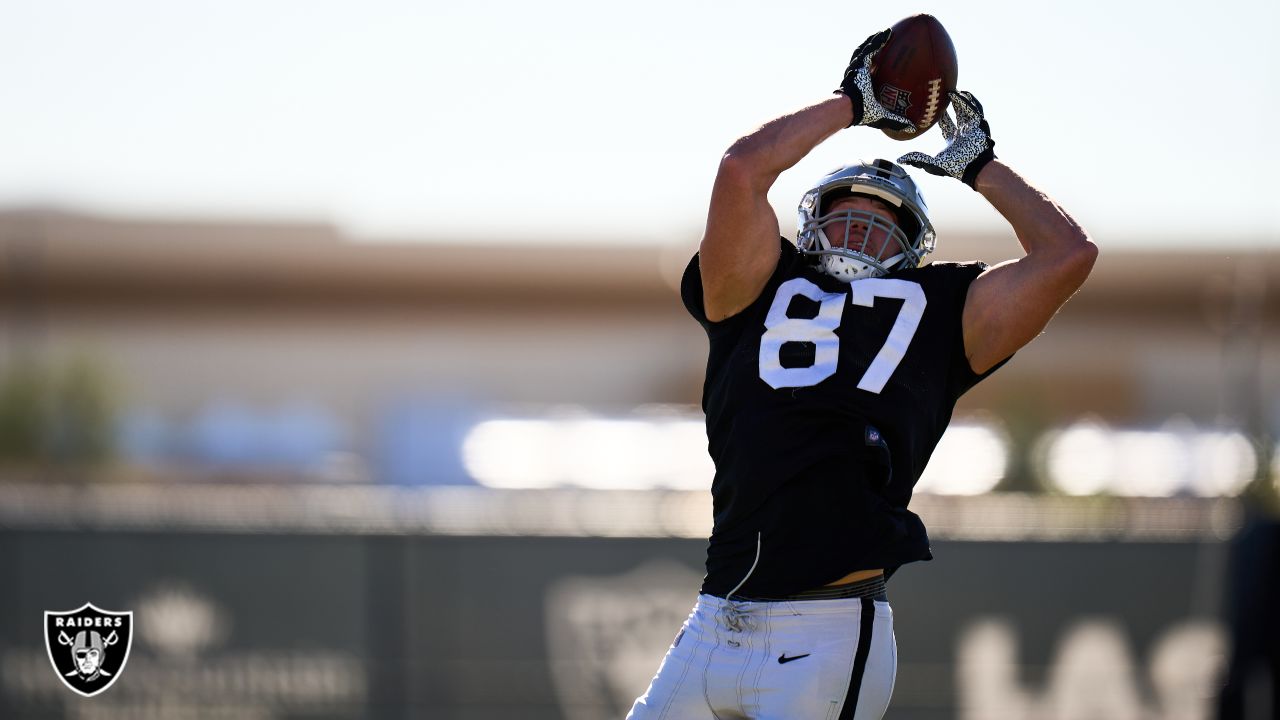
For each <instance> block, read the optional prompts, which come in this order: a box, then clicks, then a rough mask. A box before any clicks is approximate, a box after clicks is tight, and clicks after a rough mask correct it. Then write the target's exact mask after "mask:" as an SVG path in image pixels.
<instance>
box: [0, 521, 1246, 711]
mask: <svg viewBox="0 0 1280 720" xmlns="http://www.w3.org/2000/svg"><path fill="white" fill-rule="evenodd" d="M703 548H704V541H702V540H690V539H674V538H598V537H572V538H571V537H515V536H509V537H464V536H431V535H425V536H424V535H413V534H402V535H394V534H372V535H343V534H236V533H228V532H221V533H198V532H182V531H177V530H165V531H110V530H95V531H84V530H58V531H49V530H36V529H15V530H6V531H4V532H2V533H0V582H2V583H3V592H0V717H3V718H22V719H24V720H25V719H27V718H31V719H33V720H35V719H41V720H43V719H44V718H49V719H53V718H77V719H95V720H96V719H102V720H106V719H114V718H120V719H123V718H129V719H130V720H147V719H149V718H164V719H165V720H182V719H184V718H191V719H198V720H204V719H207V718H219V719H221V718H238V719H241V720H243V719H245V718H249V719H262V720H268V719H275V718H279V719H291V718H314V719H317V720H319V719H323V718H364V717H367V718H388V719H392V718H394V719H396V720H399V719H401V718H448V719H453V720H481V719H490V718H492V719H495V720H496V719H497V718H530V719H532V720H542V719H546V720H553V719H557V720H558V719H560V718H564V719H565V720H595V719H598V718H606V717H616V718H621V717H622V716H623V715H625V712H626V709H627V708H628V707H629V705H630V701H631V699H633V698H634V696H635V695H636V694H637V693H638V692H640V691H642V690H643V688H644V687H645V686H646V684H647V682H648V679H649V677H650V676H651V675H652V673H653V671H654V670H655V669H656V668H657V665H658V662H659V660H660V659H661V657H662V653H663V652H664V651H665V648H666V646H667V644H668V643H669V642H670V640H671V638H672V636H673V635H674V634H675V632H676V630H677V628H678V627H679V624H680V623H681V622H682V621H683V618H684V616H685V615H686V614H687V613H688V611H689V609H690V607H691V606H692V604H693V602H694V599H695V596H696V590H697V585H698V582H699V579H700V575H701V571H700V562H701V554H702V551H703ZM935 555H936V556H937V560H935V561H934V562H930V563H922V564H918V565H913V566H908V567H906V568H904V569H903V570H902V571H901V572H900V573H899V574H898V575H897V576H895V577H894V579H893V580H892V582H891V583H890V600H891V602H892V604H893V606H894V611H895V621H896V626H897V632H896V634H897V639H898V645H899V662H900V666H899V677H898V685H897V689H896V691H895V698H894V703H893V705H892V707H891V710H890V713H889V717H890V718H895V719H898V720H941V719H942V718H959V719H962V720H977V719H978V718H983V719H984V720H992V719H998V718H1036V717H1080V718H1085V717H1088V718H1096V719H1097V720H1106V719H1107V718H1116V719H1117V720H1120V719H1124V718H1133V717H1144V718H1145V717H1150V718H1158V717H1167V718H1187V719H1188V720H1190V719H1191V718H1206V717H1209V714H1208V713H1209V710H1208V707H1209V704H1210V703H1211V701H1212V694H1213V693H1212V683H1213V682H1215V681H1216V679H1217V677H1218V674H1219V673H1220V671H1221V667H1222V656H1223V653H1224V652H1225V647H1224V643H1225V635H1224V633H1223V630H1222V627H1221V624H1220V622H1219V621H1218V620H1217V615H1218V610H1219V607H1220V604H1221V598H1220V591H1219V588H1220V585H1221V577H1222V572H1223V567H1222V563H1223V559H1224V556H1225V546H1224V545H1223V544H1221V543H1220V542H1218V541H1200V540H1196V539H1195V538H1188V539H1186V540H1184V541H1168V542H1136V543H1135V542H1128V543H1120V542H1065V541H1064V542H958V541H943V542H937V543H935ZM85 602H92V603H94V604H95V605H97V606H99V607H102V608H105V609H108V610H131V611H133V612H134V622H135V639H134V641H133V646H132V651H131V655H130V659H129V663H128V665H127V666H126V668H125V670H124V671H123V673H122V675H121V677H120V680H119V681H118V682H117V683H116V684H115V685H114V686H113V687H111V688H110V689H109V690H107V691H106V692H105V693H103V694H102V695H100V696H97V697H94V698H88V699H85V698H81V697H79V696H77V695H74V694H73V693H71V692H70V691H69V690H67V689H66V688H65V687H63V686H62V684H61V682H60V681H59V679H58V678H57V677H56V675H55V674H54V672H53V669H52V666H51V664H50V662H49V659H48V657H47V654H46V650H45V647H44V638H43V630H42V628H43V613H44V611H46V610H69V609H73V608H77V607H79V606H80V605H82V604H83V603H85ZM64 651H65V649H64Z"/></svg>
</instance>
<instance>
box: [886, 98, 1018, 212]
mask: <svg viewBox="0 0 1280 720" xmlns="http://www.w3.org/2000/svg"><path fill="white" fill-rule="evenodd" d="M948 97H950V98H951V104H952V105H953V106H955V109H956V120H955V122H952V120H951V116H950V115H948V114H947V113H943V114H942V118H941V119H940V120H939V121H938V125H940V126H941V127H942V136H943V137H944V138H946V139H947V147H946V148H944V149H943V151H942V152H940V153H938V154H937V155H925V154H924V153H921V152H910V153H907V154H906V155H903V156H902V157H900V158H898V162H899V163H901V164H903V165H914V166H916V167H918V168H922V169H924V170H925V171H926V172H930V173H933V174H934V175H949V176H951V177H953V178H955V179H957V180H960V181H961V182H963V183H964V184H966V185H968V186H969V187H971V188H973V189H974V190H977V189H978V188H977V187H976V186H975V185H974V182H976V181H977V178H978V173H979V172H981V171H982V168H984V167H986V166H987V163H989V162H991V161H992V160H994V159H995V157H996V152H995V147H996V141H995V140H992V139H991V126H990V125H988V124H987V119H986V118H985V117H983V115H982V103H980V102H978V98H976V97H974V96H973V93H971V92H956V91H954V90H952V91H951V92H950V93H948Z"/></svg>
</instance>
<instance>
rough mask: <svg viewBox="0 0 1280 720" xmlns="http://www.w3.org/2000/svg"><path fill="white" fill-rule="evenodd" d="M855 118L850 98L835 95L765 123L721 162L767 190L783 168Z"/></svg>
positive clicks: (734, 147)
mask: <svg viewBox="0 0 1280 720" xmlns="http://www.w3.org/2000/svg"><path fill="white" fill-rule="evenodd" d="M852 120H853V108H852V106H851V105H850V104H849V98H847V97H845V96H844V95H834V96H832V98H831V99H830V100H824V101H823V102H820V103H818V104H816V105H811V106H809V107H807V108H805V109H803V110H800V111H798V112H795V113H792V114H790V115H784V116H782V117H780V118H777V119H776V120H771V121H769V122H767V123H765V124H764V125H763V126H762V127H761V128H760V129H759V130H756V131H755V132H753V133H751V134H750V135H747V136H746V137H743V138H741V139H740V140H738V141H737V142H735V143H734V144H733V145H731V146H730V147H729V149H728V150H727V151H725V156H724V161H722V165H725V164H729V165H733V166H734V167H735V168H737V169H738V170H739V171H740V172H742V173H745V174H748V175H750V176H751V177H752V178H753V179H755V180H756V181H757V182H758V183H759V184H760V185H762V186H763V188H764V189H765V190H767V189H768V188H769V186H771V185H772V184H773V181H774V180H776V179H777V178H778V176H779V175H781V174H782V172H783V171H784V170H786V169H788V168H790V167H791V166H793V165H795V164H796V163H798V162H800V160H801V159H803V158H804V156H805V155H808V154H809V152H810V151H811V150H813V149H814V148H815V147H817V146H818V145H819V144H820V143H821V142H822V141H823V140H826V139H827V138H829V137H831V136H832V135H834V134H835V133H837V132H838V131H840V130H841V129H843V128H845V127H848V125H849V123H850V122H851V121H852Z"/></svg>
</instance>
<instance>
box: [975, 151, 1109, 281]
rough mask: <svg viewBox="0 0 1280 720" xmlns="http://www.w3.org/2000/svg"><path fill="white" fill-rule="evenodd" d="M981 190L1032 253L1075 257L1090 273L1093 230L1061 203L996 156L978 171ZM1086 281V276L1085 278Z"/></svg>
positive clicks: (978, 185) (1095, 253)
mask: <svg viewBox="0 0 1280 720" xmlns="http://www.w3.org/2000/svg"><path fill="white" fill-rule="evenodd" d="M976 186H977V190H978V192H980V193H982V196H983V197H984V198H986V199H987V202H989V203H991V206H992V207H994V208H995V209H996V210H997V211H998V212H999V213H1000V214H1001V215H1003V216H1004V219H1005V220H1007V221H1009V224H1010V225H1011V226H1013V231H1014V233H1016V234H1017V236H1018V242H1020V243H1022V247H1023V249H1025V250H1026V251H1027V254H1028V255H1032V254H1043V255H1053V256H1061V257H1062V258H1070V259H1075V260H1078V261H1079V262H1080V264H1081V265H1085V266H1087V267H1083V268H1081V269H1082V270H1083V271H1084V274H1085V275H1087V274H1088V271H1089V268H1091V267H1092V266H1093V258H1094V256H1096V255H1097V252H1098V248H1097V246H1095V245H1094V244H1093V242H1092V241H1091V240H1090V239H1089V234H1088V233H1086V232H1085V230H1084V228H1082V227H1080V224H1079V223H1077V222H1076V221H1075V219H1074V218H1072V217H1071V216H1070V215H1069V214H1067V211H1066V210H1064V209H1063V208H1062V206H1061V205H1059V204H1058V203H1056V202H1054V200H1053V199H1052V198H1050V197H1049V196H1048V195H1046V194H1044V193H1043V192H1041V191H1040V190H1038V189H1036V188H1035V187H1033V186H1032V185H1031V184H1030V183H1028V182H1027V181H1026V180H1024V179H1023V178H1022V176H1020V175H1018V174H1017V173H1016V172H1014V171H1013V169H1012V168H1010V167H1009V166H1008V165H1005V164H1004V163H1002V162H1000V161H999V160H992V161H991V162H990V163H987V166H986V167H984V168H983V169H982V172H980V173H979V174H978V177H977V180H976ZM1081 281H1083V277H1082V278H1081Z"/></svg>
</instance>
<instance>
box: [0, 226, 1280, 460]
mask: <svg viewBox="0 0 1280 720" xmlns="http://www.w3.org/2000/svg"><path fill="white" fill-rule="evenodd" d="M696 241H697V239H696V238H694V237H690V238H688V242H687V243H683V244H681V245H678V246H663V247H659V246H650V247H643V246H635V245H622V246H607V245H600V246H590V247H584V246H578V245H551V244H542V245H518V246H499V245H488V244H460V243H449V242H421V243H415V242H400V243H388V242H383V243H373V242H361V241H358V240H356V239H352V238H347V237H343V236H342V235H341V234H339V233H338V232H336V231H335V230H334V229H333V228H332V227H329V226H325V225H319V224H294V225H284V224H270V225H268V224H252V223H236V222H207V223H205V222H151V221H147V222H144V221H134V220H127V219H108V218H102V217H91V216H85V215H77V214H67V213H60V212H46V211H23V212H17V211H13V212H7V213H3V214H0V297H2V298H3V300H2V301H0V318H2V321H3V325H2V326H0V327H2V328H3V335H0V363H3V364H4V365H3V366H5V367H8V366H12V365H13V364H14V363H16V362H18V361H19V360H20V359H22V358H29V359H34V360H35V362H37V363H45V364H53V363H58V362H65V361H67V359H68V358H74V357H79V356H88V357H91V358H93V360H94V362H95V363H98V364H99V365H100V366H101V368H103V371H104V372H105V374H106V376H107V377H110V378H112V379H113V383H114V385H113V392H114V393H115V394H114V397H115V398H117V400H118V403H119V408H118V409H119V411H120V414H121V418H122V423H123V425H122V427H123V430H122V431H121V442H122V443H123V445H124V448H125V451H126V453H127V454H129V455H131V456H134V457H142V458H146V457H147V456H148V453H151V454H155V455H157V456H164V455H166V454H168V455H172V454H173V453H174V452H176V451H175V449H174V448H178V449H179V450H180V451H181V452H182V453H187V454H188V455H193V456H196V457H199V458H205V459H209V458H212V459H219V458H224V459H226V458H230V459H232V460H234V459H236V457H238V456H237V453H244V452H249V453H250V455H253V456H254V457H256V458H259V459H263V461H264V462H267V463H268V464H270V462H273V461H278V462H280V463H281V464H283V465H286V466H288V465H290V463H293V464H294V465H296V464H297V462H296V461H297V459H298V458H306V457H312V456H314V455H316V454H317V453H320V451H322V450H324V449H326V448H329V449H340V450H343V451H348V452H350V453H352V454H353V455H354V457H356V458H363V459H365V460H367V461H368V462H369V463H372V465H373V466H375V467H374V470H373V472H374V473H375V474H377V473H380V472H381V473H385V474H387V475H389V476H395V475H396V472H397V471H396V469H395V467H394V466H397V465H399V466H403V467H410V468H411V467H413V466H414V465H415V462H414V460H413V459H412V457H411V456H412V455H413V454H414V453H419V454H421V453H424V452H425V453H433V452H434V451H433V450H432V448H431V447H430V444H431V442H436V443H438V444H439V448H438V449H441V448H449V447H456V446H457V444H458V442H460V438H459V437H455V436H456V435H458V433H460V432H461V430H460V428H465V427H467V426H468V425H469V423H470V422H471V421H472V420H473V419H474V418H475V417H476V416H479V415H482V414H484V413H486V412H489V411H491V410H492V409H493V408H511V407H513V406H521V407H532V408H544V409H545V408H546V407H548V406H564V405H572V406H578V407H581V408H586V409H588V410H590V411H592V412H602V413H615V414H618V413H626V412H629V411H630V410H631V409H632V408H635V407H637V406H642V405H653V404H673V405H681V406H689V407H694V406H696V405H697V403H698V401H699V394H700V389H701V382H702V373H703V363H704V362H705V351H706V343H705V338H704V336H703V335H702V332H701V330H700V329H699V328H698V326H697V325H696V323H694V322H693V321H692V320H691V319H689V317H688V316H687V315H686V314H685V312H684V310H683V309H682V307H681V304H680V300H679V295H678V291H677V287H678V282H679V277H680V273H681V271H682V269H683V267H684V265H685V263H686V262H687V260H688V257H689V255H690V254H691V253H692V251H693V250H694V248H695V247H696ZM1099 242H1100V244H1101V246H1102V248H1103V254H1102V256H1101V259H1100V261H1099V263H1098V265H1097V268H1096V270H1095V272H1094V275H1093V277H1092V278H1090V280H1089V282H1088V283H1087V284H1086V286H1085V288H1084V289H1083V290H1082V291H1081V292H1080V293H1079V295H1078V296H1077V297H1076V298H1074V299H1073V300H1072V301H1071V302H1070V303H1069V304H1068V305H1067V306H1066V308H1065V309H1064V310H1063V311H1062V312H1061V314H1060V315H1059V317H1057V318H1056V319H1055V320H1054V321H1053V322H1052V324H1051V325H1050V332H1048V333H1047V334H1046V335H1045V336H1043V337H1041V338H1040V339H1038V340H1036V341H1035V342H1033V343H1032V344H1031V345H1030V346H1028V347H1027V348H1025V349H1023V350H1022V351H1021V352H1020V353H1019V354H1018V357H1017V358H1016V359H1015V360H1014V361H1013V362H1011V363H1010V364H1009V365H1008V366H1007V367H1006V368H1004V369H1002V370H1001V371H1000V373H999V374H998V375H997V376H996V378H995V379H994V380H992V381H988V382H986V383H983V384H982V385H979V386H978V387H977V388H976V389H975V390H974V391H972V392H971V393H970V394H969V395H968V396H966V397H965V398H964V399H963V400H962V403H961V406H960V408H959V411H958V415H959V416H961V417H964V416H967V415H972V414H974V413H979V412H988V413H992V414H994V415H995V416H997V417H999V418H1001V419H1002V420H1003V421H1004V422H1005V424H1006V425H1007V426H1008V427H1009V428H1010V432H1011V433H1013V434H1015V435H1017V434H1018V433H1024V432H1039V431H1042V430H1044V429H1046V428H1049V427H1054V426H1058V425H1062V424H1064V423H1068V422H1071V421H1074V420H1076V419H1079V418H1081V417H1092V418H1096V419H1099V420H1102V421H1105V422H1108V423H1112V424H1115V425H1121V426H1158V425H1160V424H1162V423H1165V422H1166V421H1168V420H1169V419H1170V418H1180V419H1181V421H1182V422H1189V423H1194V424H1196V425H1198V426H1209V427H1221V426H1225V427H1239V428H1243V429H1245V430H1250V429H1253V430H1257V429H1259V428H1260V429H1263V430H1266V429H1268V428H1271V429H1274V428H1275V427H1277V426H1278V425H1280V373H1277V372H1275V368H1277V367H1280V332H1276V330H1277V327H1280V253H1275V252H1268V251H1264V250H1228V251H1221V250H1213V251H1212V252H1185V251H1182V252H1173V251H1162V252H1159V253H1154V252H1142V251H1136V250H1121V249H1116V248H1114V247H1109V246H1108V243H1107V240H1106V238H1100V239H1099ZM939 245H940V247H941V251H940V252H939V254H938V255H937V257H938V258H941V259H972V258H979V259H984V260H987V261H989V262H996V261H999V260H1001V259H1003V258H1005V257H1009V256H1012V255H1015V254H1017V245H1016V241H1015V240H1014V239H1013V238H1012V237H1011V236H1009V237H991V238H978V237H968V236H945V235H944V236H943V237H942V238H940V242H939ZM420 426H425V427H430V428H432V430H431V432H429V433H425V434H424V433H423V432H413V431H410V430H406V428H414V427H420ZM175 428H177V429H180V434H181V437H174V433H175V432H179V430H175ZM1271 434H1272V435H1274V431H1272V433H1271ZM254 442H259V443H266V445H269V447H267V446H266V445H264V446H263V447H260V448H259V449H258V450H257V451H254V450H252V449H250V450H248V451H246V450H245V448H246V447H252V444H253V443H254ZM435 454H436V455H439V453H435ZM397 458H398V459H397ZM378 468H381V469H378ZM435 472H437V473H439V474H440V475H441V476H442V478H443V479H445V480H446V481H447V480H448V478H450V477H453V476H460V475H462V474H463V471H462V469H461V468H460V467H450V466H449V465H448V463H439V462H437V463H435Z"/></svg>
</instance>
